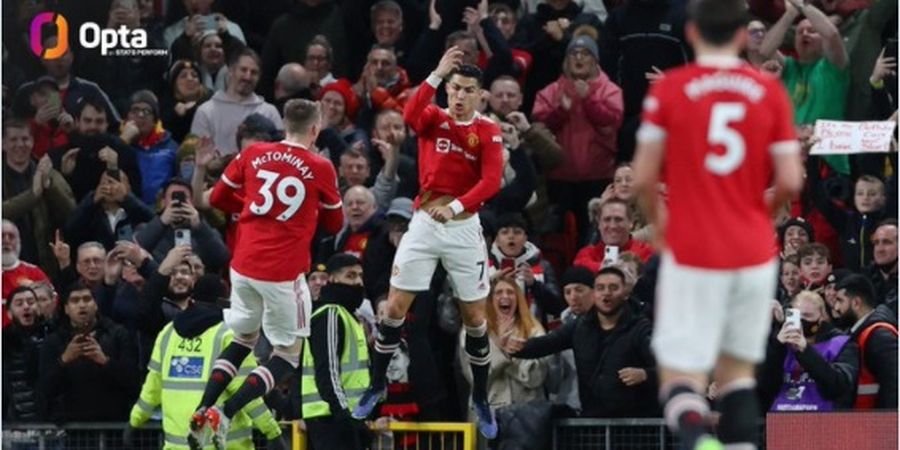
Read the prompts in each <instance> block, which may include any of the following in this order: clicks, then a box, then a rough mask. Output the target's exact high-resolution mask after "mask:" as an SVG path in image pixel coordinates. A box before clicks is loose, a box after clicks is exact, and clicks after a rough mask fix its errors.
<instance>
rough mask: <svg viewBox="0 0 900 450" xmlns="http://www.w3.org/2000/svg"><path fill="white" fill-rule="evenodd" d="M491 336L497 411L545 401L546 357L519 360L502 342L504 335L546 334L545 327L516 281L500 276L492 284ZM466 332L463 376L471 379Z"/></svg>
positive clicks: (492, 396)
mask: <svg viewBox="0 0 900 450" xmlns="http://www.w3.org/2000/svg"><path fill="white" fill-rule="evenodd" d="M486 309H487V323H488V336H490V341H491V353H490V355H491V369H490V375H489V376H488V377H489V378H488V403H490V405H491V408H492V409H494V410H497V409H499V408H502V407H504V406H509V405H512V404H514V403H522V402H528V401H532V400H544V399H545V398H546V397H545V395H544V389H543V385H544V379H545V378H546V376H547V364H548V362H547V360H546V359H518V358H511V357H509V356H508V355H507V352H506V351H504V350H503V349H502V348H501V346H502V344H501V342H505V341H508V340H509V339H504V337H507V338H509V337H512V338H516V339H521V340H527V339H529V338H532V337H536V336H543V335H544V334H545V333H544V329H543V328H542V327H541V325H540V323H539V322H538V320H537V319H536V318H535V317H534V316H533V315H532V314H531V311H530V310H529V309H528V303H527V302H526V301H525V295H524V294H523V293H522V290H521V289H519V287H518V285H516V283H515V282H514V281H510V280H507V279H504V278H498V279H497V280H495V281H494V282H493V283H492V285H491V292H490V294H488V305H487V308H486ZM465 340H466V333H465V331H462V332H460V335H459V342H460V345H459V349H460V352H459V357H460V360H461V361H460V366H461V367H462V368H463V376H465V378H466V380H468V381H469V383H471V382H472V372H471V371H470V370H469V357H468V355H467V354H466V352H465V351H464V350H463V349H464V348H465Z"/></svg>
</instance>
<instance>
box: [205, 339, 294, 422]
mask: <svg viewBox="0 0 900 450" xmlns="http://www.w3.org/2000/svg"><path fill="white" fill-rule="evenodd" d="M288 358H289V359H291V360H292V361H288V360H287V359H285V356H284V355H282V354H280V353H278V352H276V353H275V354H273V355H272V358H271V359H269V361H268V362H267V363H265V364H264V365H262V366H259V367H257V368H256V369H253V372H250V375H248V376H247V379H246V380H244V384H242V385H241V387H240V388H238V390H237V392H235V393H234V395H232V396H231V398H229V399H228V400H226V401H225V406H224V408H223V409H222V412H223V413H225V416H227V417H229V418H231V417H234V415H235V414H236V413H237V412H238V411H240V410H241V408H243V407H244V406H246V405H247V403H250V402H251V401H253V399H255V398H257V397H262V396H263V395H266V394H268V393H269V391H271V390H272V389H273V388H274V387H275V386H276V385H277V384H278V383H279V382H281V381H283V380H284V379H285V378H287V377H289V376H291V373H292V372H293V371H294V369H296V368H297V364H296V363H295V362H294V361H297V362H299V359H300V358H299V356H296V357H293V356H291V357H288Z"/></svg>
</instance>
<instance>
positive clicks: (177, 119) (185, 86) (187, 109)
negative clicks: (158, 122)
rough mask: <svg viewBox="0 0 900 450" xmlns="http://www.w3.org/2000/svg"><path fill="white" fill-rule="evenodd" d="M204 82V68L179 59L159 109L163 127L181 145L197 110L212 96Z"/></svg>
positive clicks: (187, 60)
mask: <svg viewBox="0 0 900 450" xmlns="http://www.w3.org/2000/svg"><path fill="white" fill-rule="evenodd" d="M200 79H201V73H200V65H199V64H197V63H196V62H194V61H191V60H189V59H179V60H178V61H175V64H172V67H171V68H170V69H169V73H168V78H167V80H168V81H169V90H168V91H167V92H166V93H165V94H166V95H163V96H162V98H161V99H160V105H159V107H160V115H161V116H162V121H163V125H164V126H165V128H166V129H167V130H169V132H171V133H172V138H173V139H175V141H177V142H183V141H184V138H185V136H187V134H188V132H189V131H190V130H191V122H193V121H194V114H195V113H196V112H197V107H199V106H200V105H201V104H202V103H203V102H205V101H206V100H208V99H209V97H210V96H211V95H212V92H211V91H210V89H208V88H207V87H206V86H204V85H203V83H201V82H200Z"/></svg>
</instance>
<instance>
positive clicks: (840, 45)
mask: <svg viewBox="0 0 900 450" xmlns="http://www.w3.org/2000/svg"><path fill="white" fill-rule="evenodd" d="M788 4H793V6H794V7H795V8H797V9H799V10H800V11H801V12H802V13H803V15H804V16H806V18H807V19H809V22H810V23H811V24H812V27H813V29H814V30H816V32H818V33H819V35H821V36H822V48H823V50H824V51H825V58H827V59H828V62H830V63H831V64H832V65H833V66H835V67H837V68H838V69H844V68H846V67H847V63H849V62H850V57H849V56H847V49H846V48H845V47H844V38H842V37H841V32H840V31H838V29H837V27H836V26H834V23H832V22H831V20H828V16H826V15H825V13H823V12H822V11H821V10H819V8H816V7H815V6H813V5H812V4H811V3H806V4H803V5H800V4H799V0H785V6H787V5H788ZM763 43H765V41H763Z"/></svg>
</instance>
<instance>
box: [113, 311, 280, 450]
mask: <svg viewBox="0 0 900 450" xmlns="http://www.w3.org/2000/svg"><path fill="white" fill-rule="evenodd" d="M233 336H234V333H233V332H232V331H231V330H229V329H228V328H227V327H226V326H225V324H224V323H219V324H218V325H214V326H212V327H209V328H208V329H207V330H206V331H204V332H203V333H202V334H200V335H198V336H195V337H182V336H180V335H178V333H177V332H175V328H174V325H173V323H169V324H168V325H166V327H165V328H163V329H162V331H161V332H160V333H159V335H158V336H157V337H156V343H155V344H154V346H153V354H152V356H151V357H150V363H149V364H148V365H147V368H148V369H149V373H148V374H147V379H146V381H144V386H143V388H142V389H141V395H140V397H139V398H138V401H137V403H135V405H134V407H133V408H132V409H131V418H130V424H131V426H133V427H140V426H141V425H143V424H144V423H146V422H147V420H149V419H150V416H151V415H152V414H153V412H154V411H155V410H156V409H157V408H160V409H161V410H162V413H163V421H162V425H163V433H164V434H165V445H164V447H163V448H165V449H167V450H168V449H172V450H175V449H178V450H181V449H187V448H188V445H187V436H188V434H189V432H190V430H189V427H188V425H189V423H190V419H191V415H192V414H193V413H194V411H195V410H196V409H197V405H199V404H200V401H201V400H202V398H203V391H204V390H205V388H206V382H207V380H208V379H209V375H210V373H211V372H212V366H213V364H214V362H215V360H216V358H217V357H218V356H219V354H220V353H221V352H222V349H224V348H225V347H226V346H227V345H228V344H229V343H231V340H232V338H233ZM255 367H256V361H255V360H254V358H253V355H249V356H248V357H247V358H246V359H245V360H244V363H243V364H241V367H240V368H239V369H238V374H237V376H236V377H235V378H234V379H233V380H231V383H230V384H229V385H228V387H227V388H226V389H225V392H224V393H223V394H222V396H221V397H220V398H219V404H221V402H223V401H224V400H225V399H227V398H228V397H230V396H231V395H233V394H234V392H235V391H237V389H238V388H239V387H240V386H241V384H242V383H243V382H244V379H245V378H246V377H247V375H249V374H250V371H251V370H253V368H255ZM253 426H256V428H258V429H259V430H260V431H261V432H262V433H263V434H265V435H266V437H267V438H269V439H272V438H275V437H277V436H279V435H280V434H281V429H280V428H279V426H278V422H276V421H275V418H274V417H273V416H272V413H271V412H270V411H269V409H268V408H267V407H266V404H265V403H264V402H263V400H262V399H261V398H257V399H255V400H253V401H252V402H250V403H249V404H247V406H245V407H244V409H242V410H241V411H239V412H238V413H237V414H236V415H235V416H234V417H233V418H232V420H231V429H230V430H229V432H228V444H227V448H228V449H232V450H238V449H252V448H254V446H253V440H252V439H253V430H252V427H253Z"/></svg>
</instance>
